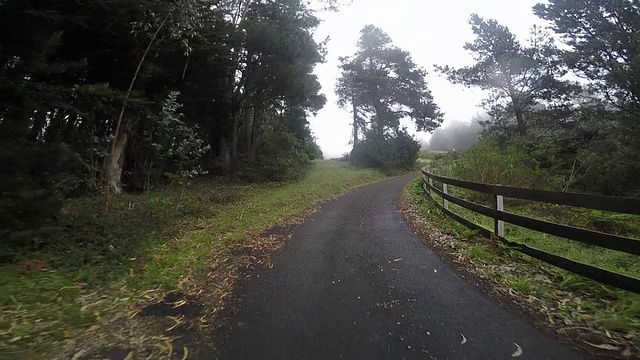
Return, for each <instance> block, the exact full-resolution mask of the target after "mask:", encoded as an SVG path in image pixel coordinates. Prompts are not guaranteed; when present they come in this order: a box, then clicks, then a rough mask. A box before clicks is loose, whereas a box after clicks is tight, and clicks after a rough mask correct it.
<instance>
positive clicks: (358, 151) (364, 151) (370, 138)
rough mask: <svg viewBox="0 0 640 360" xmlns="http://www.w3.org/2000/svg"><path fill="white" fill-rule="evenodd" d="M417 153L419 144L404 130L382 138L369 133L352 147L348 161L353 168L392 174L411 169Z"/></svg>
mask: <svg viewBox="0 0 640 360" xmlns="http://www.w3.org/2000/svg"><path fill="white" fill-rule="evenodd" d="M419 152H420V144H419V143H418V142H417V141H416V140H415V139H414V138H413V137H412V136H411V135H409V134H408V133H407V132H406V131H404V130H400V131H397V132H396V134H394V135H384V136H380V135H378V134H375V133H374V132H373V131H369V132H367V133H366V137H365V139H364V140H363V141H361V142H359V143H358V144H357V145H356V146H354V149H353V151H352V152H351V156H350V157H349V160H350V161H351V164H353V165H355V166H362V167H370V168H375V169H380V170H382V171H385V172H388V173H392V172H396V171H399V170H409V169H412V168H413V167H414V166H415V163H416V160H417V159H418V153H419Z"/></svg>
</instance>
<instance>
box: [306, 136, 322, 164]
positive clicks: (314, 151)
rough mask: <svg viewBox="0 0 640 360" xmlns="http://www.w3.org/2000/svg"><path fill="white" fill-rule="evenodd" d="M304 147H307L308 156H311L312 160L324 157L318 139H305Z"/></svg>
mask: <svg viewBox="0 0 640 360" xmlns="http://www.w3.org/2000/svg"><path fill="white" fill-rule="evenodd" d="M304 149H305V152H306V153H307V156H309V159H310V160H323V159H324V154H323V153H322V149H320V146H319V145H318V143H316V140H315V139H314V138H311V137H309V138H307V139H306V140H305V142H304Z"/></svg>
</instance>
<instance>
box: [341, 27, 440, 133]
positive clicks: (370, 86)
mask: <svg viewBox="0 0 640 360" xmlns="http://www.w3.org/2000/svg"><path fill="white" fill-rule="evenodd" d="M340 61H341V63H342V64H341V66H340V67H341V69H342V76H341V77H340V79H339V80H338V85H337V87H336V94H337V95H338V97H339V104H340V105H343V106H344V105H345V104H347V103H351V104H352V106H353V108H354V111H355V112H356V114H354V115H355V116H354V118H355V119H356V124H354V128H355V129H356V130H354V136H355V137H356V138H357V136H358V132H359V131H360V130H363V129H365V128H366V126H365V120H364V117H368V118H369V119H370V120H371V123H372V128H373V129H374V130H375V131H376V132H377V136H379V137H381V136H383V135H384V132H385V131H386V130H392V131H397V130H398V129H399V128H400V119H402V118H405V117H407V118H411V119H412V120H413V121H414V122H415V124H416V127H417V128H418V130H422V131H432V130H434V129H435V128H437V127H438V126H439V125H440V123H441V122H442V114H441V113H440V111H439V108H438V106H437V105H436V104H435V103H434V102H433V96H432V95H431V92H430V91H429V88H428V86H427V82H426V80H425V76H426V74H427V73H426V71H425V70H424V69H421V68H420V67H418V66H417V65H416V64H415V63H414V62H413V60H412V58H411V55H410V54H409V53H408V52H407V51H404V50H402V49H400V48H398V47H397V46H395V45H394V44H393V42H392V41H391V38H390V37H389V36H388V35H387V34H386V33H385V32H384V31H382V30H381V29H379V28H377V27H375V26H373V25H367V26H365V27H364V29H362V31H361V32H360V39H359V41H358V51H357V52H356V53H355V54H354V55H353V56H352V57H347V58H341V59H340ZM357 140H358V139H355V141H354V144H355V142H357Z"/></svg>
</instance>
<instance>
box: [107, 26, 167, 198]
mask: <svg viewBox="0 0 640 360" xmlns="http://www.w3.org/2000/svg"><path fill="white" fill-rule="evenodd" d="M167 20H169V15H167V16H165V18H164V19H163V20H162V23H161V24H160V26H158V28H157V29H156V31H155V32H154V33H153V36H152V37H151V40H149V44H147V48H146V49H145V50H144V53H143V54H142V58H140V61H139V62H138V67H137V68H136V71H135V72H134V73H133V77H132V78H131V82H130V83H129V88H128V89H127V93H126V95H125V98H124V101H123V103H122V107H121V109H120V114H119V115H118V120H117V121H116V129H115V131H114V137H113V141H111V144H110V146H109V149H108V153H107V156H106V157H105V162H104V166H103V169H104V170H103V173H104V176H105V177H104V180H103V182H104V186H105V188H104V190H105V192H106V193H107V194H109V193H110V192H111V191H113V190H114V189H115V190H119V191H117V192H113V194H115V195H117V194H120V193H122V183H119V184H117V185H114V183H113V182H114V181H116V180H117V181H121V180H122V165H120V167H119V168H118V167H115V166H113V159H116V160H118V161H120V159H121V158H122V157H123V156H124V151H125V150H126V148H127V142H128V140H129V136H128V134H126V131H125V130H124V128H125V127H126V126H125V124H123V119H124V111H125V109H126V108H127V101H128V100H129V97H130V96H131V92H132V91H133V87H134V85H135V84H136V80H138V75H139V74H140V70H141V69H142V65H143V64H144V61H145V60H146V58H147V55H148V54H149V51H150V50H151V46H153V43H154V42H155V41H156V38H157V37H158V34H159V33H160V30H162V28H163V27H164V25H165V24H166V23H167ZM121 134H124V135H123V136H122V138H123V139H124V140H123V141H122V143H123V144H122V146H120V144H118V143H119V140H118V139H119V138H120V137H121ZM118 147H120V148H119V149H117V148H118ZM118 152H121V153H120V154H118ZM116 169H119V170H120V174H118V175H117V176H115V174H113V173H112V172H113V171H115V170H116Z"/></svg>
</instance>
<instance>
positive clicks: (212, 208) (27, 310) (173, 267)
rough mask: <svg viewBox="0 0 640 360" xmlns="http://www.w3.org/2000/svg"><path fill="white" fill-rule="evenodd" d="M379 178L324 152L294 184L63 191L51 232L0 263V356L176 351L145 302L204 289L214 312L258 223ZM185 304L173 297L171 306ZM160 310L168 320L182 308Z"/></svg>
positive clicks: (255, 242) (270, 222) (177, 319)
mask: <svg viewBox="0 0 640 360" xmlns="http://www.w3.org/2000/svg"><path fill="white" fill-rule="evenodd" d="M383 178H384V176H383V175H382V174H380V173H378V172H375V171H371V170H356V169H353V168H350V167H349V166H347V165H345V164H343V163H339V162H336V161H331V160H327V161H318V162H314V164H313V167H312V169H311V171H310V172H309V174H308V175H307V176H306V177H305V178H304V179H302V180H301V181H298V182H293V183H268V184H243V183H235V182H229V181H224V180H206V181H205V180H202V181H198V182H196V183H193V184H190V185H188V186H181V187H173V188H166V189H162V190H158V191H153V192H150V193H146V194H143V195H123V196H121V197H118V198H116V199H112V200H110V201H109V202H108V203H106V202H105V200H104V199H101V198H90V199H79V200H73V201H69V203H68V204H67V205H66V207H65V209H64V211H63V214H62V216H61V217H60V219H59V228H58V229H57V231H56V233H55V235H54V239H55V241H52V242H51V243H50V245H47V246H46V247H43V248H41V249H39V250H38V251H32V252H25V253H21V254H12V257H13V259H14V260H15V261H12V262H11V263H9V264H7V263H5V264H4V265H1V266H0V359H2V358H12V359H14V358H17V359H30V358H48V359H52V358H56V357H59V358H71V357H73V356H78V357H80V356H82V357H85V356H91V355H92V354H93V355H95V354H94V353H96V352H97V351H102V350H104V349H108V347H109V346H112V345H113V344H114V343H117V344H119V349H120V350H119V351H124V355H125V356H127V355H129V354H131V355H132V356H136V357H137V356H141V355H147V356H150V355H148V354H151V355H153V354H156V355H158V354H160V353H161V354H162V357H164V358H172V357H175V356H178V358H181V357H183V356H185V354H186V353H187V352H188V350H187V348H186V347H185V348H184V349H182V348H180V349H179V350H180V351H178V350H176V351H174V346H173V345H172V338H171V337H170V336H168V337H167V336H164V335H163V334H157V332H158V331H159V332H160V333H162V332H163V329H164V330H166V329H167V327H166V324H161V325H159V326H156V325H153V324H151V323H149V322H148V321H147V320H145V319H142V317H141V316H140V314H141V313H144V311H145V306H146V305H148V304H153V303H158V302H160V301H162V299H165V298H166V297H167V293H168V292H171V291H175V290H179V291H180V292H181V293H188V294H192V295H193V296H204V295H206V293H207V291H208V289H209V288H210V289H213V290H212V292H213V295H214V296H213V297H212V298H209V299H208V300H210V301H211V303H210V304H206V303H205V304H200V305H203V306H204V307H205V309H203V310H202V309H199V308H198V313H206V314H209V315H210V314H212V313H215V312H216V311H217V310H218V309H217V308H206V307H207V306H210V307H216V306H217V307H221V306H222V305H221V303H222V301H223V300H224V299H223V298H224V296H225V295H227V294H228V293H229V292H230V288H231V283H232V281H231V280H230V279H234V278H237V274H236V271H235V270H237V264H236V266H235V267H233V266H231V265H230V264H231V263H234V261H233V258H234V256H235V255H234V249H235V250H236V251H237V250H238V249H241V248H242V247H243V246H253V247H257V248H263V247H265V246H268V244H270V242H269V241H268V239H267V240H266V241H260V239H258V237H257V236H258V235H259V234H261V233H262V232H264V231H265V230H267V229H269V228H271V227H273V226H274V225H276V224H279V223H282V222H283V221H285V220H286V219H288V218H291V217H292V216H294V215H297V214H300V213H301V212H304V211H305V210H307V209H309V208H312V207H314V206H316V205H318V204H320V203H321V202H323V201H325V200H327V199H329V198H331V197H333V196H336V195H338V194H341V193H343V192H345V191H347V190H349V189H351V188H353V187H356V186H359V185H363V184H366V183H371V182H375V181H379V180H382V179H383ZM245 253H246V251H245V252H243V251H240V252H239V253H238V254H245ZM238 256H240V255H238ZM247 266H248V265H247ZM216 274H218V275H220V276H216ZM202 281H207V282H208V283H207V289H203V288H202V286H201V285H202ZM192 295H189V296H192ZM187 298H189V299H191V297H188V296H187ZM186 303H187V300H184V299H182V300H176V301H173V302H172V304H173V305H172V308H178V307H182V308H187V306H185V304H186ZM200 305H198V306H200ZM194 309H195V307H194ZM166 317H168V318H169V320H168V321H169V324H170V325H171V326H169V327H168V328H170V329H171V330H173V329H175V328H176V327H177V326H178V325H180V324H182V323H183V322H184V321H183V320H184V317H185V314H179V315H176V316H166ZM138 319H140V320H138ZM165 320H166V319H165ZM198 320H199V321H200V322H202V323H204V322H206V321H207V320H206V317H205V316H202V317H198ZM124 328H127V329H128V330H126V329H124ZM154 332H156V333H155V334H154ZM136 334H142V335H136ZM143 335H144V336H143ZM142 348H146V349H147V350H145V351H146V352H144V351H142V350H140V351H139V352H136V351H138V349H142ZM149 349H155V350H149ZM154 351H156V352H155V353H154ZM153 358H160V355H158V356H153Z"/></svg>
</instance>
